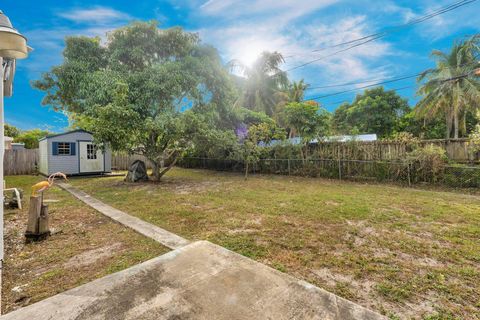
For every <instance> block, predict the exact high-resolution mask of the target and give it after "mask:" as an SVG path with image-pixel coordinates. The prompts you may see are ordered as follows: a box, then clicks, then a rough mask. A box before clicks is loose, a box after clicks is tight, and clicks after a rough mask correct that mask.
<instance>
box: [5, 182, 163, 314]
mask: <svg viewBox="0 0 480 320" xmlns="http://www.w3.org/2000/svg"><path fill="white" fill-rule="evenodd" d="M41 179H42V178H41V177H34V176H9V177H6V183H7V187H19V188H22V189H23V190H24V191H25V197H24V198H25V201H24V203H23V204H24V209H23V210H18V209H16V210H12V209H6V210H5V250H6V252H5V262H4V269H3V270H4V273H3V291H2V311H3V312H4V313H6V312H9V311H12V310H14V309H17V308H19V307H22V306H25V305H28V304H31V303H34V302H36V301H38V300H42V299H44V298H47V297H50V296H52V295H55V294H57V293H60V292H62V291H65V290H67V289H70V288H73V287H76V286H78V285H80V284H83V283H86V282H89V281H91V280H94V279H96V278H99V277H102V276H104V275H106V274H109V273H113V272H116V271H119V270H122V269H125V268H127V267H129V266H132V265H135V264H138V263H140V262H143V261H146V260H148V259H150V258H153V257H156V256H158V255H161V254H163V253H165V252H167V251H168V249H167V248H165V247H163V246H161V245H160V244H158V243H157V242H155V241H153V240H150V239H148V238H146V237H143V236H141V235H139V234H137V233H136V232H134V231H132V230H130V229H127V228H125V227H123V226H121V225H119V224H116V223H114V222H112V221H111V220H110V219H109V218H106V217H104V216H103V215H101V214H100V213H98V212H96V211H95V210H93V209H91V208H89V207H87V206H86V205H84V204H83V203H82V202H80V201H78V200H76V199H75V198H73V197H72V196H70V194H68V193H67V192H65V191H63V190H61V189H59V188H57V187H54V188H52V189H51V190H48V191H47V192H46V194H45V199H54V200H59V202H56V203H49V216H50V228H51V229H53V231H54V234H53V235H52V236H51V237H50V238H48V239H47V240H45V241H42V242H37V243H32V244H25V237H24V232H25V229H26V226H27V212H28V200H29V196H30V186H32V185H33V184H35V183H36V182H38V181H40V180H41Z"/></svg>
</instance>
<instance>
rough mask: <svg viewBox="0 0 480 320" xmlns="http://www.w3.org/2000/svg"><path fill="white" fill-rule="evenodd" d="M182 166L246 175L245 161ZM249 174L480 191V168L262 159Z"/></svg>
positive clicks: (208, 161) (197, 162)
mask: <svg viewBox="0 0 480 320" xmlns="http://www.w3.org/2000/svg"><path fill="white" fill-rule="evenodd" d="M179 166H181V167H184V168H197V169H210V170H217V171H232V172H244V171H245V166H244V163H243V161H238V160H228V159H215V158H182V159H181V160H180V161H179ZM249 173H251V174H255V173H262V174H281V175H296V176H308V177H322V178H330V179H345V180H362V181H378V182H394V183H401V184H405V185H414V184H425V183H428V184H440V185H446V186H449V187H455V188H457V187H458V188H479V187H480V166H479V167H468V166H445V167H443V168H442V169H441V170H440V171H438V172H435V173H433V172H429V171H428V170H425V169H424V168H423V167H422V166H420V165H419V164H417V163H408V162H403V161H373V160H335V159H308V160H303V159H261V160H260V161H258V162H257V163H255V164H253V165H249Z"/></svg>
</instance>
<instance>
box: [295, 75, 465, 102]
mask: <svg viewBox="0 0 480 320" xmlns="http://www.w3.org/2000/svg"><path fill="white" fill-rule="evenodd" d="M470 74H471V72H469V73H464V74H462V75H459V76H455V77H451V78H447V79H443V80H440V81H441V82H448V81H455V80H458V79H462V78H466V77H468V76H469V75H470ZM407 78H411V77H405V79H407ZM395 81H399V80H395ZM387 82H393V80H391V81H383V82H379V83H374V84H370V85H366V86H362V87H359V88H355V89H350V90H344V91H340V92H335V93H330V94H325V95H322V96H317V97H312V98H308V99H304V100H303V101H308V100H318V99H322V98H327V97H333V96H338V95H341V94H344V93H350V92H355V91H359V90H362V89H366V88H371V87H375V86H378V85H380V84H384V83H387ZM413 87H415V85H412V86H407V87H402V88H399V89H389V90H403V89H408V88H413Z"/></svg>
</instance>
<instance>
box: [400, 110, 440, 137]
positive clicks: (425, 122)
mask: <svg viewBox="0 0 480 320" xmlns="http://www.w3.org/2000/svg"><path fill="white" fill-rule="evenodd" d="M399 132H409V133H411V134H412V135H413V136H415V137H418V138H420V139H443V138H445V120H444V119H443V118H441V117H435V118H432V119H419V118H418V117H417V116H416V114H415V111H411V112H409V113H407V114H405V115H404V116H403V117H401V118H400V119H399V121H398V123H397V126H396V128H395V132H393V134H392V135H393V136H394V135H396V134H397V133H399Z"/></svg>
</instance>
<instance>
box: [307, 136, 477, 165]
mask: <svg viewBox="0 0 480 320" xmlns="http://www.w3.org/2000/svg"><path fill="white" fill-rule="evenodd" d="M429 144H433V145H435V146H439V147H441V148H443V149H444V150H445V151H446V153H447V156H448V158H449V159H450V160H453V161H455V162H460V163H466V162H478V161H479V160H480V153H473V152H471V150H470V149H469V147H468V139H449V140H443V139H442V140H422V141H419V142H417V143H415V144H413V143H408V142H396V141H369V142H321V143H318V144H314V145H311V147H310V156H313V157H314V158H318V159H343V160H401V159H405V157H406V154H407V153H408V152H411V151H412V150H413V149H414V148H415V147H416V146H419V147H424V146H426V145H429Z"/></svg>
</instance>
